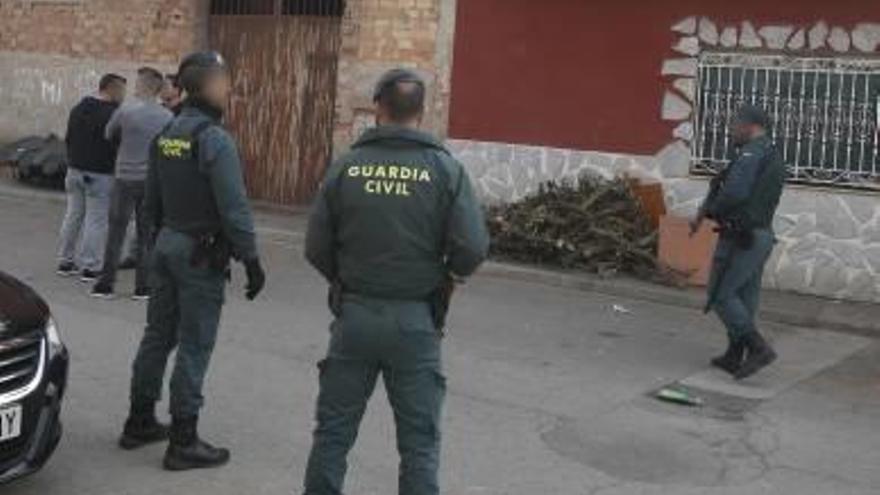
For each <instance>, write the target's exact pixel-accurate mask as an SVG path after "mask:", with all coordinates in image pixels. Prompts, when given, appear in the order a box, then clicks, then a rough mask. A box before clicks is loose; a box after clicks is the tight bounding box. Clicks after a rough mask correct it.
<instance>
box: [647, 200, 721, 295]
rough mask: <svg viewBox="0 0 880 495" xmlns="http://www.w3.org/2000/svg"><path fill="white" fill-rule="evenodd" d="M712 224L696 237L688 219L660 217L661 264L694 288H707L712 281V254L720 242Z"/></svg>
mask: <svg viewBox="0 0 880 495" xmlns="http://www.w3.org/2000/svg"><path fill="white" fill-rule="evenodd" d="M713 228H714V224H713V223H712V222H709V221H706V222H703V226H702V228H700V231H699V232H697V233H696V234H695V235H694V236H693V237H691V236H690V225H689V223H688V219H687V218H681V217H675V216H670V215H664V216H663V217H661V218H660V247H659V253H658V258H659V260H660V265H661V266H662V267H664V268H666V269H668V270H670V271H671V272H673V273H675V274H678V275H680V276H681V277H682V278H684V279H685V280H687V282H688V283H689V284H691V285H699V286H705V285H706V284H707V283H708V282H709V271H710V269H711V267H712V254H713V253H714V251H715V244H716V242H718V234H716V233H715V232H713Z"/></svg>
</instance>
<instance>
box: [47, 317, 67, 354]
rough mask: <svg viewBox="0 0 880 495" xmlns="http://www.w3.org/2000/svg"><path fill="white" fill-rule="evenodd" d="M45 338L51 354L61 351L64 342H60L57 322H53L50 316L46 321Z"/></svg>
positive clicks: (53, 319)
mask: <svg viewBox="0 0 880 495" xmlns="http://www.w3.org/2000/svg"><path fill="white" fill-rule="evenodd" d="M46 340H48V341H49V351H50V352H51V353H52V354H56V353H58V352H61V350H62V349H63V348H64V343H63V342H61V334H59V333H58V324H57V323H55V318H52V317H51V316H50V317H49V320H48V321H47V322H46Z"/></svg>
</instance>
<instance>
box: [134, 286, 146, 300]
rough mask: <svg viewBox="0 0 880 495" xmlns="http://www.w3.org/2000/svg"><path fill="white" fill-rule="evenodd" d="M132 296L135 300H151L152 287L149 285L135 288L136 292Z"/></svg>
mask: <svg viewBox="0 0 880 495" xmlns="http://www.w3.org/2000/svg"><path fill="white" fill-rule="evenodd" d="M131 298H132V299H134V300H135V301H149V300H150V289H149V288H147V287H138V288H136V289H135V290H134V294H132V295H131Z"/></svg>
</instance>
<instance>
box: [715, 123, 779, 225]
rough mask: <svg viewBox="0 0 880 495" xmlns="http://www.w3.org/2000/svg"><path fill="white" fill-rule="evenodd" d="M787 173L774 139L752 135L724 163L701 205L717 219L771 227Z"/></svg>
mask: <svg viewBox="0 0 880 495" xmlns="http://www.w3.org/2000/svg"><path fill="white" fill-rule="evenodd" d="M786 175H787V172H786V170H785V165H784V164H783V162H782V158H781V157H780V156H779V151H778V150H777V149H776V146H775V145H774V144H773V141H772V140H771V139H770V138H769V137H767V136H761V137H758V138H755V139H753V140H752V141H750V142H749V143H747V144H746V145H745V146H743V148H742V150H740V152H739V153H738V155H737V157H736V159H734V161H733V162H731V163H730V165H728V166H727V169H726V170H725V171H724V172H723V173H722V175H721V179H720V182H719V184H718V187H717V189H714V190H713V191H712V192H711V193H710V194H709V197H708V198H707V200H706V202H705V203H704V205H703V208H704V209H705V211H706V213H707V215H708V216H709V217H710V218H714V219H716V220H721V221H724V220H727V219H731V218H740V219H742V220H744V221H745V223H746V225H747V226H748V227H750V228H755V229H766V228H771V227H772V225H773V216H774V215H775V213H776V208H777V207H778V206H779V200H780V197H781V196H782V189H783V186H784V185H785V179H786Z"/></svg>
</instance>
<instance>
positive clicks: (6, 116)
mask: <svg viewBox="0 0 880 495" xmlns="http://www.w3.org/2000/svg"><path fill="white" fill-rule="evenodd" d="M143 65H151V64H145V63H139V62H119V61H112V62H111V61H105V60H94V59H83V58H72V57H66V56H55V55H41V54H35V53H25V52H0V109H2V111H0V142H9V141H13V140H15V139H17V138H19V137H22V136H26V135H30V134H47V133H50V132H54V133H55V134H57V135H59V136H62V137H63V136H64V133H65V130H66V129H65V128H66V125H67V115H68V113H69V112H70V109H71V108H72V107H73V105H75V104H76V102H77V101H79V99H80V98H82V97H83V96H85V95H87V94H91V93H94V92H96V91H97V88H98V80H99V79H100V77H101V75H103V74H105V73H107V72H116V73H118V74H120V75H123V76H125V77H127V78H129V81H130V82H133V81H134V77H135V73H136V71H137V69H138V68H139V67H141V66H143ZM152 66H153V67H156V68H157V69H159V70H162V71H168V72H171V71H173V67H171V66H167V67H166V66H162V65H156V64H152Z"/></svg>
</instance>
